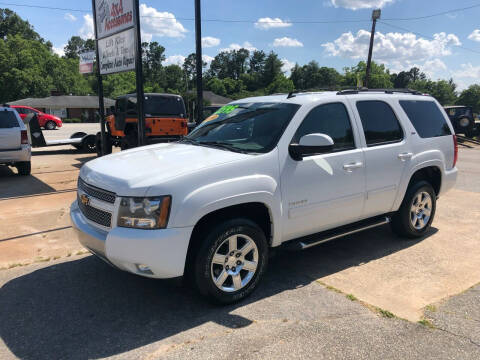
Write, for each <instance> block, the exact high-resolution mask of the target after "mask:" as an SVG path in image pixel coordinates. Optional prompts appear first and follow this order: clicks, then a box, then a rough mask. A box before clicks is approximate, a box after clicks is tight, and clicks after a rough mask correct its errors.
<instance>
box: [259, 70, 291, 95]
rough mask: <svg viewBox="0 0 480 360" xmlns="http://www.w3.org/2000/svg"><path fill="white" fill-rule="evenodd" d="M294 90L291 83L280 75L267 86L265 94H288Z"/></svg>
mask: <svg viewBox="0 0 480 360" xmlns="http://www.w3.org/2000/svg"><path fill="white" fill-rule="evenodd" d="M294 89H295V85H293V81H292V80H290V79H287V78H286V77H285V75H283V74H280V75H277V76H276V77H275V79H274V80H273V81H272V82H271V83H270V84H269V85H268V86H267V89H266V92H267V94H276V93H288V92H290V91H293V90H294Z"/></svg>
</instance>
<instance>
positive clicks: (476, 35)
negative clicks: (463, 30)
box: [468, 29, 480, 42]
mask: <svg viewBox="0 0 480 360" xmlns="http://www.w3.org/2000/svg"><path fill="white" fill-rule="evenodd" d="M468 39H469V40H473V41H479V42H480V30H478V29H475V30H473V32H472V33H471V34H470V35H468Z"/></svg>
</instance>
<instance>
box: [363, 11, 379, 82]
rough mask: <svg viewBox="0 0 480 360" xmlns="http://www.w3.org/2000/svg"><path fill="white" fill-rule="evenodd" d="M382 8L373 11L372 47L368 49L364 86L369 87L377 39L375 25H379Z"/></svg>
mask: <svg viewBox="0 0 480 360" xmlns="http://www.w3.org/2000/svg"><path fill="white" fill-rule="evenodd" d="M381 14H382V10H380V9H377V10H373V12H372V22H373V23H372V32H371V33H370V48H369V49H368V60H367V74H366V76H365V84H364V86H365V87H366V88H368V85H369V83H370V67H371V66H372V52H373V41H374V40H375V26H376V25H377V20H378V19H380V15H381Z"/></svg>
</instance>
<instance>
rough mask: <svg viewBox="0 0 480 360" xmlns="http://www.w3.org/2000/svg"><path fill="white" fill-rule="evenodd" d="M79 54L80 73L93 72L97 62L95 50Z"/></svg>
mask: <svg viewBox="0 0 480 360" xmlns="http://www.w3.org/2000/svg"><path fill="white" fill-rule="evenodd" d="M78 56H79V57H80V74H91V73H92V72H93V63H94V62H95V51H89V52H84V53H80V54H78Z"/></svg>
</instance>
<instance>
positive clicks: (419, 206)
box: [392, 181, 437, 239]
mask: <svg viewBox="0 0 480 360" xmlns="http://www.w3.org/2000/svg"><path fill="white" fill-rule="evenodd" d="M436 205H437V204H436V194H435V191H434V190H433V188H432V185H430V183H428V182H427V181H419V182H417V183H415V184H413V185H412V186H410V187H409V189H408V190H407V193H406V194H405V198H404V199H403V202H402V205H401V206H400V209H399V210H398V211H397V212H396V214H395V215H394V216H393V217H392V229H393V231H394V232H395V233H397V234H398V235H400V236H404V237H407V238H411V239H413V238H418V237H421V236H423V235H424V234H425V233H426V232H427V231H428V229H429V228H430V226H431V224H432V221H433V218H434V216H435V210H436Z"/></svg>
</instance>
